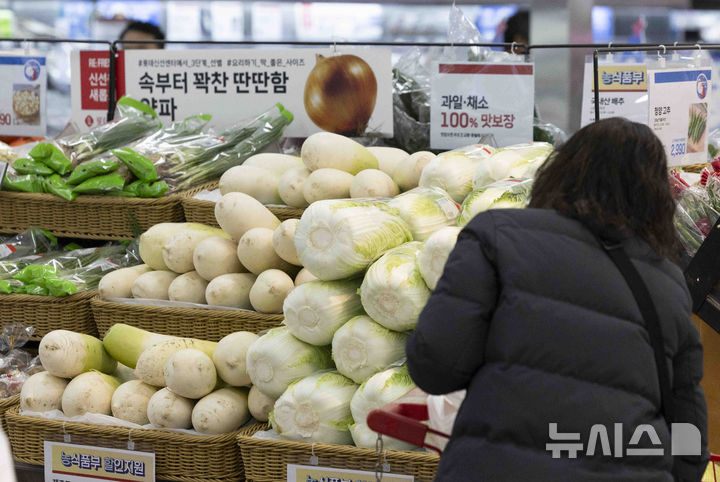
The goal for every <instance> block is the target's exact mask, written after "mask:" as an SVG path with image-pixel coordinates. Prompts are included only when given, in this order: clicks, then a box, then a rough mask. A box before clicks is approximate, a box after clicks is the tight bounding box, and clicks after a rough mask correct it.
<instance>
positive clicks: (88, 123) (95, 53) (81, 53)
mask: <svg viewBox="0 0 720 482" xmlns="http://www.w3.org/2000/svg"><path fill="white" fill-rule="evenodd" d="M117 60H118V62H117V63H118V65H122V51H121V52H120V57H119V58H118V59H117ZM70 68H71V71H72V73H71V78H72V84H71V88H70V95H71V97H72V121H73V122H74V123H75V125H76V127H77V128H78V129H80V130H88V129H92V128H94V127H97V126H98V125H101V124H104V123H105V122H107V110H108V97H109V93H110V90H109V87H110V52H109V51H107V50H74V51H73V52H72V56H71V58H70ZM122 87H123V86H122V85H118V98H119V97H120V96H122V94H123V89H122Z"/></svg>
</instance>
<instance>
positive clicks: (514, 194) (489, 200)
mask: <svg viewBox="0 0 720 482" xmlns="http://www.w3.org/2000/svg"><path fill="white" fill-rule="evenodd" d="M531 189H532V180H530V179H528V180H525V181H521V180H519V179H508V180H505V181H499V182H495V183H492V184H489V185H487V186H485V187H483V188H480V189H478V190H477V191H473V192H471V193H470V194H468V197H467V198H465V202H463V205H462V214H461V215H460V217H459V218H458V226H465V225H466V224H467V223H469V222H470V220H471V219H472V218H474V217H475V216H476V215H477V214H478V213H481V212H483V211H487V210H488V209H508V208H524V207H525V206H527V203H528V201H529V198H530V191H531Z"/></svg>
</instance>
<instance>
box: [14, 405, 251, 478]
mask: <svg viewBox="0 0 720 482" xmlns="http://www.w3.org/2000/svg"><path fill="white" fill-rule="evenodd" d="M18 410H19V406H18V405H15V406H13V407H11V408H10V409H9V410H8V411H7V412H5V416H6V419H7V425H8V434H9V436H10V444H11V446H12V452H13V457H14V458H15V460H16V461H18V462H23V463H26V464H31V465H43V460H44V454H43V442H44V441H46V440H47V441H58V442H62V441H64V434H67V435H69V436H70V442H68V443H73V444H79V445H93V446H97V447H111V448H117V449H123V450H127V448H128V441H130V440H132V442H133V443H134V450H137V451H139V452H151V453H154V454H155V477H156V478H157V479H158V480H173V481H180V482H236V481H239V480H245V478H244V477H245V476H244V471H243V465H242V459H241V458H240V453H239V451H238V446H237V436H238V434H240V433H241V432H240V431H236V432H231V433H227V434H221V435H211V436H205V435H190V434H185V433H180V432H173V431H169V430H152V429H129V428H125V427H109V426H105V425H91V424H87V423H77V422H61V421H57V420H49V419H44V418H36V417H26V416H23V415H20V414H19V413H18ZM259 428H260V425H258V426H257V428H253V426H249V427H246V428H245V429H244V430H245V431H244V432H242V433H245V432H248V431H249V432H253V433H254V431H255V430H258V429H259Z"/></svg>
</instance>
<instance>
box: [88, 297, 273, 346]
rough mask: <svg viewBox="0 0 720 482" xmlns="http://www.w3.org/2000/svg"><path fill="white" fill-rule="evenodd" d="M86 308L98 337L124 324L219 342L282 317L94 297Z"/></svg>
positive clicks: (268, 327)
mask: <svg viewBox="0 0 720 482" xmlns="http://www.w3.org/2000/svg"><path fill="white" fill-rule="evenodd" d="M90 305H91V306H92V312H93V316H94V317H95V324H96V325H97V329H98V330H99V331H100V335H101V336H104V335H105V333H106V332H107V331H108V330H109V329H110V327H112V326H113V325H114V324H115V323H125V324H129V325H132V326H135V327H138V328H142V329H143V330H148V331H152V332H154V333H162V334H165V335H174V336H179V335H182V336H185V337H189V338H198V339H200V340H209V341H219V340H220V339H221V338H222V337H224V336H225V335H228V334H230V333H233V332H236V331H249V332H252V333H260V332H261V331H263V330H268V329H270V328H276V327H277V326H279V325H280V322H282V320H283V316H282V315H266V314H264V313H258V312H256V311H250V310H213V309H209V308H208V309H206V308H176V307H167V306H143V305H134V304H130V303H118V302H114V301H105V300H101V299H100V298H98V297H95V298H93V300H92V301H91V302H90Z"/></svg>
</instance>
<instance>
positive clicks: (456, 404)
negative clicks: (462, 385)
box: [426, 390, 466, 451]
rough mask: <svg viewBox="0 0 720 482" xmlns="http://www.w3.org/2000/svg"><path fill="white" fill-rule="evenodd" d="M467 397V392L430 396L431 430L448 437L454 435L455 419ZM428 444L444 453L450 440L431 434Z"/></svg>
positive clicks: (428, 402) (428, 403) (428, 400)
mask: <svg viewBox="0 0 720 482" xmlns="http://www.w3.org/2000/svg"><path fill="white" fill-rule="evenodd" d="M465 395H466V391H465V390H459V391H457V392H452V393H448V394H447V395H428V397H427V407H428V416H429V422H428V425H429V426H430V428H432V429H434V430H437V431H438V432H441V433H444V434H447V435H450V434H452V430H453V426H454V425H455V418H456V417H457V413H458V410H460V406H461V405H462V403H463V401H464V400H465ZM426 442H427V443H428V444H430V445H434V446H435V447H438V448H439V449H440V450H441V451H442V450H445V446H446V445H447V443H448V439H447V438H445V437H439V436H437V435H433V434H429V435H428V437H427V439H426Z"/></svg>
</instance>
